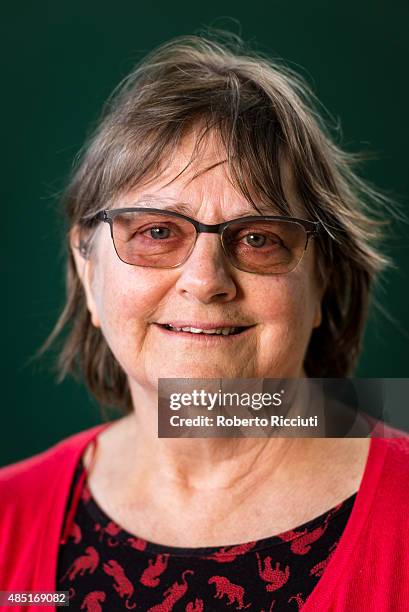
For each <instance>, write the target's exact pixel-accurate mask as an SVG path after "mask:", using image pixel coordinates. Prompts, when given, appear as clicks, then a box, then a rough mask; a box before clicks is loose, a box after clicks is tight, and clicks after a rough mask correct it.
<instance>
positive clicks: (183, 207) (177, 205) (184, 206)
mask: <svg viewBox="0 0 409 612" xmlns="http://www.w3.org/2000/svg"><path fill="white" fill-rule="evenodd" d="M159 203H160V208H161V209H163V210H172V211H174V212H179V213H181V214H184V215H187V216H188V217H191V216H192V212H193V211H192V204H189V203H188V202H181V201H180V200H177V199H175V198H172V197H169V196H158V195H155V194H150V193H147V194H142V195H141V196H140V197H139V198H138V200H137V201H136V202H134V204H133V205H134V206H139V205H141V204H147V205H148V206H147V208H149V207H152V208H155V205H157V204H159ZM259 209H260V211H261V213H259V212H258V211H257V210H255V209H252V210H243V211H239V212H238V213H237V214H236V216H237V217H244V216H246V215H249V216H250V215H251V216H253V215H258V214H262V215H273V216H274V215H279V214H280V211H279V210H278V209H277V208H275V207H274V206H273V205H272V206H271V208H267V206H265V205H261V204H260V205H259Z"/></svg>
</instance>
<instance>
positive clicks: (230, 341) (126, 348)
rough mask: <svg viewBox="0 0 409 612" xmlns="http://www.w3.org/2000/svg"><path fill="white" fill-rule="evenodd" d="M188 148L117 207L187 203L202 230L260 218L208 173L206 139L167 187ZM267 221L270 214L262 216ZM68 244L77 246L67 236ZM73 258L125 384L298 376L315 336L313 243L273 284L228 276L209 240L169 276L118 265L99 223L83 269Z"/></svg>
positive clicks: (221, 175)
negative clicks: (237, 330)
mask: <svg viewBox="0 0 409 612" xmlns="http://www.w3.org/2000/svg"><path fill="white" fill-rule="evenodd" d="M192 146H193V140H192V138H186V139H185V140H184V141H183V143H182V145H181V146H180V149H179V150H178V152H177V154H176V155H175V157H174V160H173V162H172V164H171V166H170V167H169V168H168V170H167V171H166V173H165V174H164V175H162V176H160V178H158V179H157V180H154V181H151V182H150V183H149V184H147V185H145V187H141V188H140V189H136V190H134V191H132V192H130V193H127V194H126V195H125V196H123V197H121V198H120V199H118V201H117V202H116V204H115V207H116V208H121V207H125V206H132V205H134V206H138V205H141V203H140V200H141V197H142V196H143V198H144V199H146V196H147V195H148V196H149V200H150V202H151V206H154V207H155V208H161V207H162V206H163V205H164V202H166V206H171V205H172V204H175V203H178V202H183V203H185V204H186V203H188V204H189V208H190V216H191V217H193V218H195V219H197V220H199V221H201V222H203V223H208V224H213V223H221V222H223V221H225V220H228V219H234V218H237V217H241V216H245V215H250V214H258V213H257V211H255V210H254V208H252V206H251V205H250V204H249V203H248V202H247V201H246V200H245V199H244V197H243V196H242V195H240V194H239V193H238V192H237V191H236V190H235V189H234V188H233V187H232V185H231V183H230V182H229V180H228V177H227V175H226V164H225V163H219V165H216V166H214V164H215V163H216V162H220V161H221V160H222V158H221V156H220V154H219V153H217V149H216V148H215V147H214V146H213V145H212V142H211V141H210V140H209V141H208V142H207V144H206V147H205V150H204V151H203V155H201V156H200V159H198V160H197V161H195V162H194V163H193V164H192V165H191V166H190V167H189V169H187V170H185V171H184V172H183V173H182V174H181V175H180V176H178V178H176V179H175V180H172V179H174V177H175V176H177V175H178V174H179V173H180V171H181V170H182V169H183V168H185V166H186V163H187V161H188V160H189V159H190V153H191V150H192ZM212 166H214V167H212ZM208 168H211V169H208ZM282 171H283V180H284V186H285V190H286V196H287V198H288V201H289V202H291V203H292V207H293V213H294V216H298V217H300V218H305V213H304V211H303V208H302V206H301V204H300V202H297V196H296V194H295V192H294V190H293V187H292V184H291V175H290V173H289V171H288V169H286V167H284V168H283V170H282ZM169 181H171V182H170V183H169ZM168 183H169V184H168ZM138 201H139V204H138ZM265 214H275V213H274V212H273V211H272V210H271V209H269V210H266V212H265ZM72 240H73V243H75V244H77V239H76V238H75V230H74V232H73V234H72ZM73 252H74V255H75V258H76V263H77V269H78V271H79V273H80V275H81V278H82V281H83V284H84V287H85V290H86V296H87V303H88V308H89V310H90V313H91V316H92V321H93V324H94V325H96V326H99V327H101V330H102V333H103V335H104V336H105V338H106V341H107V342H108V344H109V346H110V348H111V350H112V352H113V354H114V355H115V357H116V359H117V360H118V362H119V363H120V364H121V366H122V368H123V369H124V371H125V372H126V373H127V375H128V377H129V378H130V383H131V386H133V385H132V383H134V385H135V384H136V385H142V386H147V385H148V386H151V385H152V386H153V387H155V388H156V385H157V379H158V378H160V377H163V378H166V377H174V378H269V377H270V378H274V377H298V376H303V375H305V373H304V371H303V361H304V357H305V352H306V349H307V346H308V342H309V339H310V335H311V332H312V330H313V328H314V327H316V326H318V325H319V324H320V295H319V292H318V289H317V286H316V281H315V278H316V275H315V263H314V245H313V242H311V241H310V244H309V246H308V249H307V252H306V253H305V255H304V257H303V259H302V260H301V262H300V263H299V265H298V267H297V268H296V269H295V270H293V271H292V272H290V273H288V274H283V275H276V276H265V275H257V274H250V273H248V272H242V271H240V270H237V269H236V268H234V267H233V266H232V265H231V264H230V263H229V262H228V261H227V260H226V258H225V256H224V254H223V251H222V248H221V244H220V238H219V236H218V235H217V234H208V233H206V234H203V233H201V234H199V236H198V239H197V242H196V245H195V248H194V250H193V252H192V253H191V255H190V257H189V258H188V260H187V261H186V262H185V263H184V264H183V265H181V266H180V267H177V268H172V269H157V268H143V267H136V266H131V265H129V264H126V263H123V262H122V261H121V260H120V259H119V258H118V256H117V254H116V252H115V250H114V246H113V244H112V239H111V236H110V230H109V226H108V224H106V223H101V224H100V226H99V227H98V230H97V233H96V236H95V242H94V249H93V251H92V255H91V258H90V259H89V260H88V261H86V260H84V259H82V258H81V256H80V255H79V254H78V251H77V250H76V249H74V250H73ZM165 323H170V324H173V325H174V326H176V327H182V325H183V326H193V327H198V328H203V327H204V326H206V325H207V326H209V325H210V326H212V327H214V328H220V327H226V326H231V327H241V326H251V327H249V328H248V329H247V330H246V331H245V332H243V333H241V334H238V335H233V336H223V335H220V336H214V335H212V336H209V335H204V334H203V335H202V334H200V335H199V334H194V333H189V332H182V333H180V332H176V331H168V330H166V329H165V328H164V327H162V326H161V325H160V324H165Z"/></svg>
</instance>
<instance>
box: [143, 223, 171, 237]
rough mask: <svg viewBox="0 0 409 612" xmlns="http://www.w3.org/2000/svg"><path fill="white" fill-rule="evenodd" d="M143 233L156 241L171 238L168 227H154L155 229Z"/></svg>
mask: <svg viewBox="0 0 409 612" xmlns="http://www.w3.org/2000/svg"><path fill="white" fill-rule="evenodd" d="M142 233H143V234H147V235H148V236H150V237H151V238H154V239H162V238H169V236H170V229H169V228H168V227H157V226H153V227H150V228H148V229H146V230H144V231H143V232H142Z"/></svg>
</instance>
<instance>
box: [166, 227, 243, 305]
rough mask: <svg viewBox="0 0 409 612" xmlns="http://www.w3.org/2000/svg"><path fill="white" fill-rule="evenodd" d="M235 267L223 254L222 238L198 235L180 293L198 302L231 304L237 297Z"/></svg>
mask: <svg viewBox="0 0 409 612" xmlns="http://www.w3.org/2000/svg"><path fill="white" fill-rule="evenodd" d="M231 273H232V266H231V264H230V263H229V261H228V260H227V259H226V256H225V254H224V253H223V249H222V245H221V242H220V236H219V235H217V234H216V235H215V234H204V233H201V234H199V235H198V237H197V240H196V244H195V246H194V248H193V251H192V253H191V254H190V256H189V257H188V259H187V260H186V261H185V262H184V263H183V264H182V266H181V267H180V275H179V277H178V279H177V281H176V290H177V292H178V293H179V294H180V295H182V296H183V297H185V298H189V299H192V300H193V301H195V302H201V303H204V304H208V303H210V302H214V301H217V302H228V301H230V300H232V299H233V298H234V297H235V296H236V294H237V285H236V283H235V281H234V278H233V277H232V274H231Z"/></svg>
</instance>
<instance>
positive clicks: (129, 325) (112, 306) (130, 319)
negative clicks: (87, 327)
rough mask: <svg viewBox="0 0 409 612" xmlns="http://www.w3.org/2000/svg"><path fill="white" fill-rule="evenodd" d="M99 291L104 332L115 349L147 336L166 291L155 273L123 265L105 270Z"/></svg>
mask: <svg viewBox="0 0 409 612" xmlns="http://www.w3.org/2000/svg"><path fill="white" fill-rule="evenodd" d="M95 291H96V296H97V297H96V301H97V309H98V312H99V317H100V322H101V328H102V332H103V334H104V336H105V338H106V339H107V341H108V343H109V345H110V346H111V348H114V347H115V346H116V345H119V344H124V343H126V339H127V338H128V339H130V338H132V339H133V340H135V336H136V337H137V336H138V335H142V334H144V333H145V331H146V326H147V321H149V320H150V319H151V318H152V315H153V313H154V312H155V310H156V309H157V307H158V303H159V302H160V300H161V298H162V294H163V291H164V289H163V283H159V282H158V279H156V276H155V275H154V274H152V271H151V270H149V271H147V270H144V269H142V268H133V267H131V266H127V265H126V264H120V265H119V266H118V265H115V266H112V267H107V268H106V269H105V270H104V274H103V277H102V275H100V277H99V278H98V279H97V283H96V287H95ZM114 352H115V350H114Z"/></svg>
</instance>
